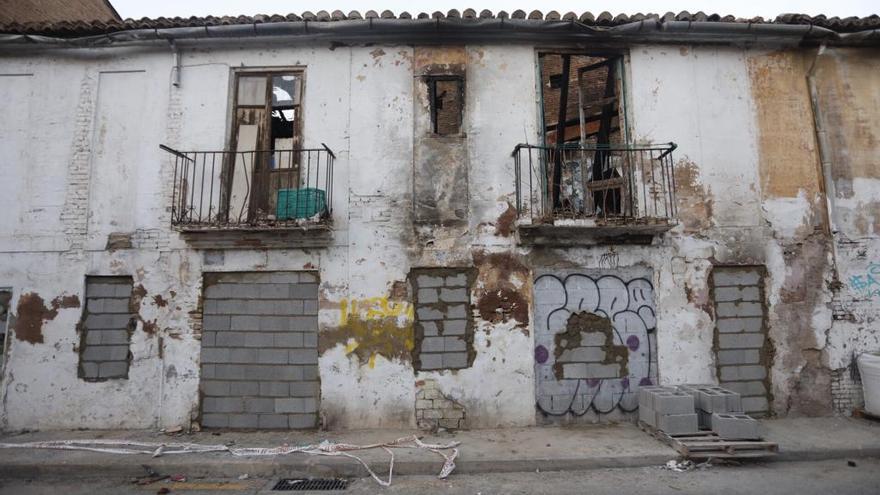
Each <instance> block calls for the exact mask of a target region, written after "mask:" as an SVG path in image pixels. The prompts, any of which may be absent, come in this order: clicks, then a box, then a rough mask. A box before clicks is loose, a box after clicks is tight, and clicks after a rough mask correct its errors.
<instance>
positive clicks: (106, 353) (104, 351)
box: [82, 345, 128, 361]
mask: <svg viewBox="0 0 880 495" xmlns="http://www.w3.org/2000/svg"><path fill="white" fill-rule="evenodd" d="M127 358H128V346H124V345H112V346H107V345H93V346H86V348H85V350H84V351H83V353H82V359H83V360H84V361H125V360H126V359H127Z"/></svg>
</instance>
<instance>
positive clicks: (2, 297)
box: [0, 289, 12, 368]
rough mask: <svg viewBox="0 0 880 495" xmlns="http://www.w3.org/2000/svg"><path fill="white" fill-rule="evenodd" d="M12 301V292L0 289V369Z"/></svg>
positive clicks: (3, 356) (4, 356) (3, 357)
mask: <svg viewBox="0 0 880 495" xmlns="http://www.w3.org/2000/svg"><path fill="white" fill-rule="evenodd" d="M11 301H12V291H11V290H9V289H0V346H2V348H0V351H2V353H0V368H2V367H3V362H4V360H5V359H6V331H7V329H8V328H9V305H10V303H11Z"/></svg>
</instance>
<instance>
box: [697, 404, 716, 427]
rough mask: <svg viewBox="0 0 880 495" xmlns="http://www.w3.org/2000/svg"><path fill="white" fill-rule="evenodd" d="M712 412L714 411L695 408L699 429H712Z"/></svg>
mask: <svg viewBox="0 0 880 495" xmlns="http://www.w3.org/2000/svg"><path fill="white" fill-rule="evenodd" d="M712 414H714V413H710V412H706V411H704V410H702V409H697V422H698V424H699V426H700V429H701V430H711V429H712Z"/></svg>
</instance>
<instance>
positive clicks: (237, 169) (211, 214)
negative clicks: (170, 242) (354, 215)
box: [159, 144, 336, 229]
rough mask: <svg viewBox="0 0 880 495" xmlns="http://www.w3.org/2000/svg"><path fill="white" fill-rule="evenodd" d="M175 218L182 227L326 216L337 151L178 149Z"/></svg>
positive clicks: (258, 224)
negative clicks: (335, 152)
mask: <svg viewBox="0 0 880 495" xmlns="http://www.w3.org/2000/svg"><path fill="white" fill-rule="evenodd" d="M159 147H160V148H161V149H163V150H165V151H167V152H168V153H170V154H171V156H173V159H174V193H173V197H172V202H171V224H172V225H173V226H174V227H178V228H183V229H204V228H285V227H291V226H302V225H307V224H314V223H322V222H327V221H329V219H330V215H331V213H332V208H333V163H334V161H335V160H336V155H334V154H333V152H332V151H331V150H330V148H328V147H327V145H324V144H322V147H321V148H312V149H290V150H272V151H177V150H175V149H172V148H169V147H167V146H165V145H160V146H159Z"/></svg>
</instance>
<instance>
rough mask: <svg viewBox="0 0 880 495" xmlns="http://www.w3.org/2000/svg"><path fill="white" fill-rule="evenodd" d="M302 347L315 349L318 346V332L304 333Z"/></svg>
mask: <svg viewBox="0 0 880 495" xmlns="http://www.w3.org/2000/svg"><path fill="white" fill-rule="evenodd" d="M302 336H303V347H305V348H306V349H315V348H317V347H318V334H317V333H316V332H310V333H304V334H302Z"/></svg>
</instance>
